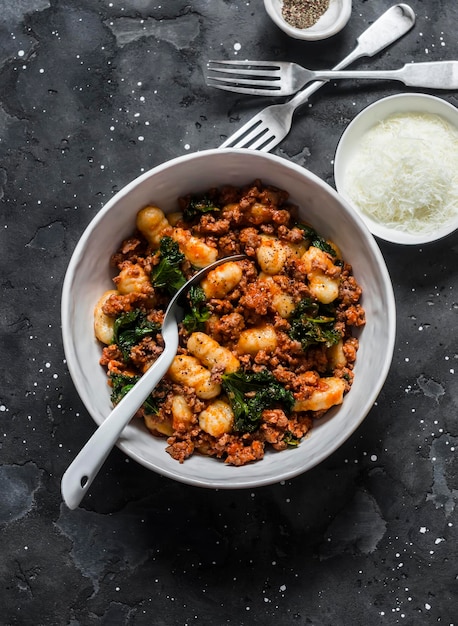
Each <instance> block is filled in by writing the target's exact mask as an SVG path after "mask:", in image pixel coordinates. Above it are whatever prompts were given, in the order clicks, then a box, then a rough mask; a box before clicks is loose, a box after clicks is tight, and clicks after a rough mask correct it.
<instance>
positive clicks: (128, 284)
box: [113, 263, 154, 295]
mask: <svg viewBox="0 0 458 626" xmlns="http://www.w3.org/2000/svg"><path fill="white" fill-rule="evenodd" d="M113 282H114V283H115V285H116V287H117V289H118V291H119V293H120V294H122V295H126V294H129V293H144V294H147V295H152V293H153V292H154V289H153V286H152V285H151V281H150V279H149V276H148V274H147V273H146V272H145V270H144V269H143V267H142V266H141V265H138V264H136V263H126V264H125V266H124V267H123V268H122V269H121V271H120V272H119V274H118V276H116V277H115V278H114V279H113Z"/></svg>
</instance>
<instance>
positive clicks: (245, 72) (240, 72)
mask: <svg viewBox="0 0 458 626" xmlns="http://www.w3.org/2000/svg"><path fill="white" fill-rule="evenodd" d="M207 69H208V71H209V72H218V73H219V74H235V75H236V76H263V77H264V76H265V77H266V78H272V79H274V80H275V79H277V80H280V78H281V74H280V70H276V69H272V70H262V71H261V70H249V69H245V68H237V69H231V68H227V67H208V68H207Z"/></svg>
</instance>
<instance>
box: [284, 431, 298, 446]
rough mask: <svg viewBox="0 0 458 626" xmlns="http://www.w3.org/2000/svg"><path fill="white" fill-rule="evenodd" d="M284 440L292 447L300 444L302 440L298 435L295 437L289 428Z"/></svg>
mask: <svg viewBox="0 0 458 626" xmlns="http://www.w3.org/2000/svg"><path fill="white" fill-rule="evenodd" d="M283 441H284V442H285V443H286V444H287V445H288V446H291V447H292V448H294V447H296V446H298V445H299V444H300V442H301V440H300V439H299V438H298V437H295V436H294V435H293V433H291V432H290V431H289V430H288V431H286V433H285V436H284V437H283Z"/></svg>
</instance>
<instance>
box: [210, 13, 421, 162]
mask: <svg viewBox="0 0 458 626" xmlns="http://www.w3.org/2000/svg"><path fill="white" fill-rule="evenodd" d="M414 24H415V13H414V11H413V10H412V9H411V8H410V6H409V5H407V4H397V5H394V6H393V7H391V8H390V9H388V10H387V11H385V13H383V14H382V15H381V16H380V17H379V18H378V19H377V20H376V21H375V22H374V23H373V24H372V25H371V26H369V28H367V29H366V30H365V31H364V32H363V33H362V34H361V35H360V36H359V37H358V39H357V46H356V47H355V49H354V50H353V51H352V52H351V53H350V54H349V55H347V56H346V57H345V58H344V59H343V60H342V61H341V62H340V63H338V65H336V66H335V68H334V69H335V70H340V69H341V68H343V67H346V66H347V65H350V63H353V61H356V59H359V58H360V57H363V56H368V57H372V56H374V54H377V52H380V51H381V50H383V48H386V47H387V46H388V45H389V44H391V43H393V42H395V41H396V40H397V39H399V38H400V37H402V36H403V35H405V33H407V32H408V31H409V30H410V29H411V28H412V26H413V25H414ZM324 84H325V83H324V82H320V81H316V82H314V83H312V84H311V85H309V86H308V87H307V88H306V89H303V90H302V91H300V92H299V93H298V94H296V95H295V96H294V97H293V98H291V100H289V101H288V102H285V103H283V104H274V105H271V106H268V107H266V108H265V109H263V110H262V111H261V112H260V113H258V114H257V115H255V116H254V117H253V118H252V119H251V120H249V121H248V122H247V123H246V124H245V125H244V126H242V128H240V129H239V130H238V131H237V132H235V133H234V134H233V135H231V136H230V137H228V139H226V141H224V143H222V144H221V146H220V148H250V149H252V150H262V151H263V152H268V151H269V150H272V148H274V147H275V146H276V145H277V144H279V143H280V141H282V139H284V138H285V137H286V135H287V134H288V133H289V131H290V128H291V124H292V120H293V114H294V112H295V110H296V109H297V108H298V107H299V106H301V105H302V104H305V103H306V102H307V101H308V99H309V96H310V95H312V94H313V93H314V92H315V91H317V90H318V89H319V88H320V87H322V86H323V85H324Z"/></svg>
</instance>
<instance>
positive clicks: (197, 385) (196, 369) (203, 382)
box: [168, 354, 221, 400]
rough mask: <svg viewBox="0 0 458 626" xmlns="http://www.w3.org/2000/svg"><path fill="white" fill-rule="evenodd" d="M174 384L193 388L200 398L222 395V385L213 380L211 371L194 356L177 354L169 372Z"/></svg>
mask: <svg viewBox="0 0 458 626" xmlns="http://www.w3.org/2000/svg"><path fill="white" fill-rule="evenodd" d="M168 375H169V378H171V380H172V381H173V382H174V383H180V384H181V385H186V386H188V387H192V388H193V389H194V390H195V392H196V395H197V397H198V398H202V399H204V400H206V399H209V398H215V397H216V396H218V395H219V394H220V393H221V385H220V384H219V383H217V382H215V381H214V380H212V375H211V373H210V372H209V370H208V369H207V368H206V367H204V366H203V365H202V363H201V362H200V361H199V360H198V359H196V357H194V356H189V355H187V354H177V356H176V357H175V358H174V359H173V362H172V365H171V366H170V367H169V370H168Z"/></svg>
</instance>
